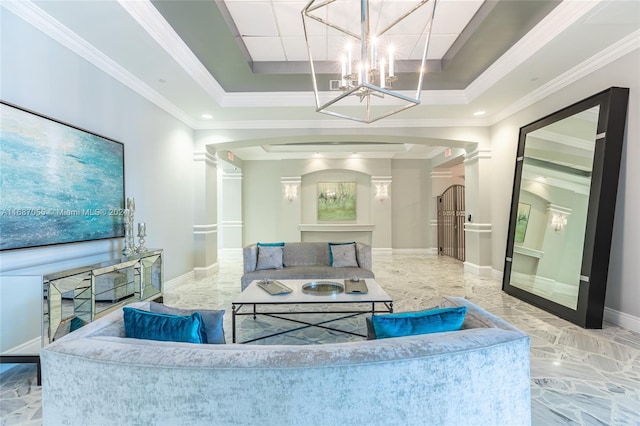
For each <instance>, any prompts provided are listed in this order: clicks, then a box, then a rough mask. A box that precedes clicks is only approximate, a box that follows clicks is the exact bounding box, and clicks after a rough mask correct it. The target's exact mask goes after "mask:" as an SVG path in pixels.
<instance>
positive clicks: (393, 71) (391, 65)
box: [389, 49, 396, 77]
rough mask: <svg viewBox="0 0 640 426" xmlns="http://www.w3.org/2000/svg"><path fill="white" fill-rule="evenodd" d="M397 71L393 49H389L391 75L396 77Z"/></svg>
mask: <svg viewBox="0 0 640 426" xmlns="http://www.w3.org/2000/svg"><path fill="white" fill-rule="evenodd" d="M395 71H396V70H395V64H394V63H393V49H389V77H394V76H395V75H396V72H395Z"/></svg>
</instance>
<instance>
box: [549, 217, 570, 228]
mask: <svg viewBox="0 0 640 426" xmlns="http://www.w3.org/2000/svg"><path fill="white" fill-rule="evenodd" d="M551 225H553V227H554V229H555V230H556V232H558V231H562V230H563V229H564V227H565V226H566V225H567V217H566V216H564V215H561V214H554V215H553V216H552V218H551Z"/></svg>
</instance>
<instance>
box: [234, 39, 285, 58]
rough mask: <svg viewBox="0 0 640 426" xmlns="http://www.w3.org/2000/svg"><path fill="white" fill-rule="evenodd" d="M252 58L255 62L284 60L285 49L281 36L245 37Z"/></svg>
mask: <svg viewBox="0 0 640 426" xmlns="http://www.w3.org/2000/svg"><path fill="white" fill-rule="evenodd" d="M242 39H243V40H244V44H245V45H246V46H247V49H248V50H249V54H250V55H251V59H253V60H254V61H255V62H262V61H284V60H285V56H284V50H283V49H282V43H281V41H280V40H281V39H280V37H243V38H242Z"/></svg>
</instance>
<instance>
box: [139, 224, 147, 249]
mask: <svg viewBox="0 0 640 426" xmlns="http://www.w3.org/2000/svg"><path fill="white" fill-rule="evenodd" d="M146 236H147V225H146V224H145V223H144V222H141V223H139V224H138V240H139V241H140V245H139V246H138V253H144V252H146V251H147V247H146V246H145V245H144V243H145V237H146Z"/></svg>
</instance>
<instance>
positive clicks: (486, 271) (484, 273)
mask: <svg viewBox="0 0 640 426" xmlns="http://www.w3.org/2000/svg"><path fill="white" fill-rule="evenodd" d="M464 270H465V272H470V273H472V274H476V275H479V276H481V277H490V276H491V274H492V271H493V268H492V267H491V266H480V265H476V264H474V263H471V262H464Z"/></svg>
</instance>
